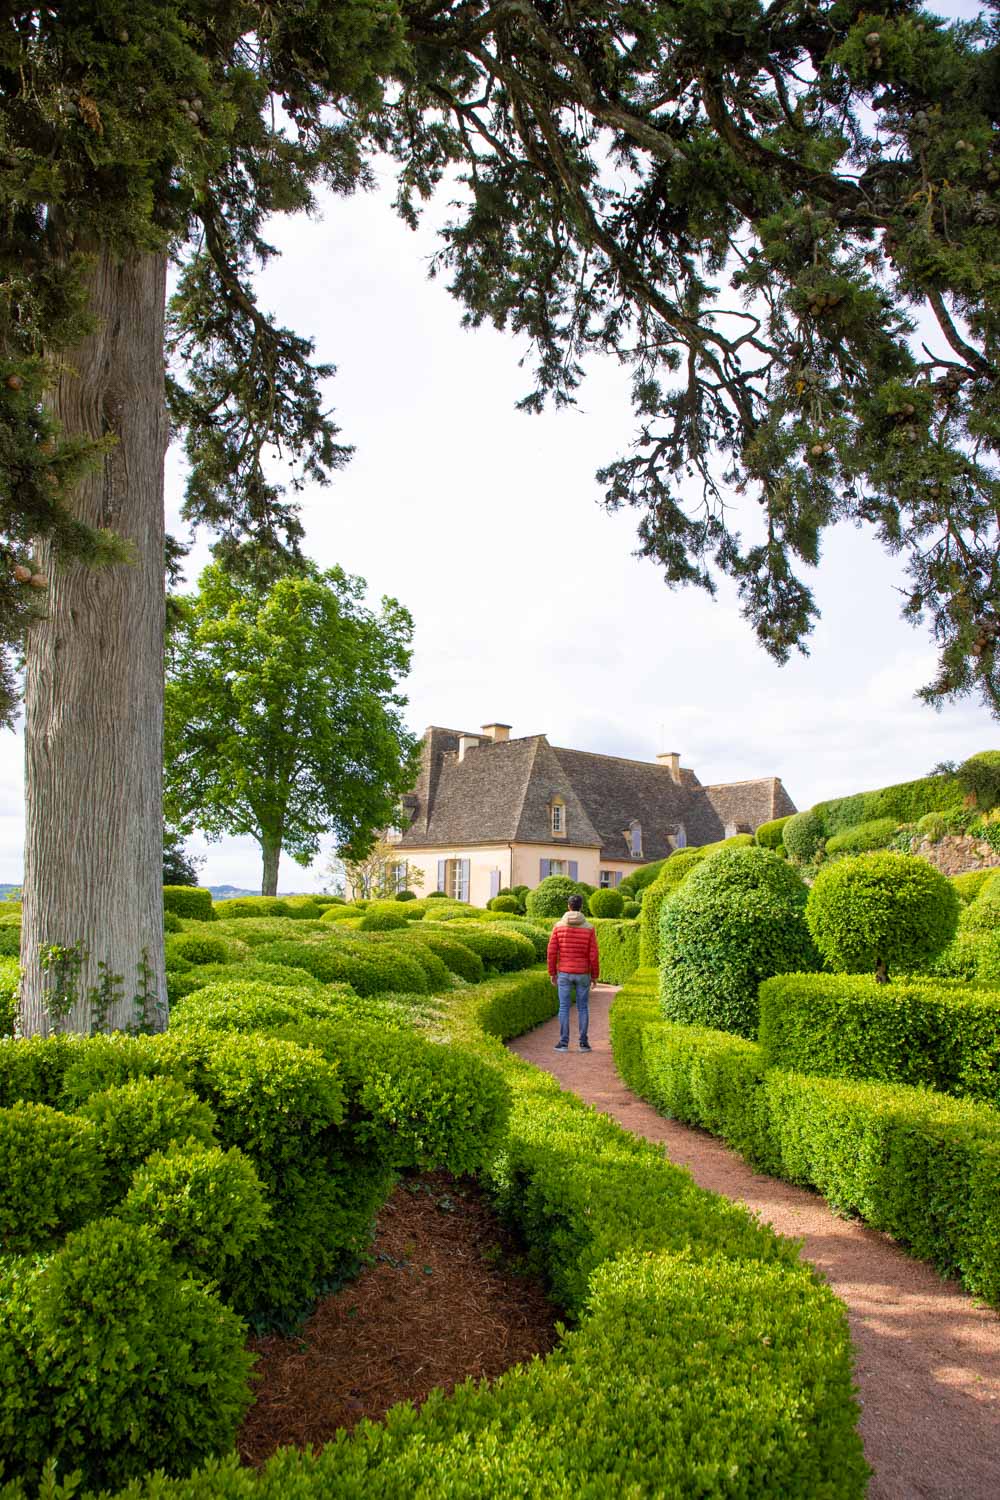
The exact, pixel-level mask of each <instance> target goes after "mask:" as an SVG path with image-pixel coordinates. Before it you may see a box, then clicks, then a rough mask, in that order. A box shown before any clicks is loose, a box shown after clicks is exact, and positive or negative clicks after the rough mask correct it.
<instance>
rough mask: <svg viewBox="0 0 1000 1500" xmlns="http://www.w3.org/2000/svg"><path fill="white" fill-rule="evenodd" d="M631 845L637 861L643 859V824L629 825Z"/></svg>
mask: <svg viewBox="0 0 1000 1500" xmlns="http://www.w3.org/2000/svg"><path fill="white" fill-rule="evenodd" d="M629 844H630V846H631V850H632V853H633V855H634V856H635V857H636V858H637V859H641V857H642V824H641V823H630V824H629Z"/></svg>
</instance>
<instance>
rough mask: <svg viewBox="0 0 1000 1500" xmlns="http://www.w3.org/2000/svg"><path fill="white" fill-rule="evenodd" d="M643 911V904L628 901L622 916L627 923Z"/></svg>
mask: <svg viewBox="0 0 1000 1500" xmlns="http://www.w3.org/2000/svg"><path fill="white" fill-rule="evenodd" d="M641 911H642V903H641V902H639V901H626V902H625V905H624V907H623V908H622V916H623V917H624V918H625V920H626V921H627V922H630V921H632V920H633V919H634V918H635V917H637V916H638V915H639V913H640V912H641Z"/></svg>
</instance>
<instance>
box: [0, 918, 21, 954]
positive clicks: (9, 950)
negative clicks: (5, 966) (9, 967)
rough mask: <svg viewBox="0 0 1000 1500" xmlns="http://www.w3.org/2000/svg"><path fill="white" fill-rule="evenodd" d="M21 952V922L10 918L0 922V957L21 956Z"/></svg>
mask: <svg viewBox="0 0 1000 1500" xmlns="http://www.w3.org/2000/svg"><path fill="white" fill-rule="evenodd" d="M20 953H21V924H20V922H17V921H12V920H11V919H10V918H8V919H7V920H6V921H5V922H0V958H19V957H20Z"/></svg>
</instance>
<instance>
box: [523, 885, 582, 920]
mask: <svg viewBox="0 0 1000 1500" xmlns="http://www.w3.org/2000/svg"><path fill="white" fill-rule="evenodd" d="M582 894H583V893H582V892H581V890H580V887H579V885H578V884H577V882H576V881H575V880H570V878H569V876H568V875H546V877H545V879H544V880H542V881H540V882H539V884H538V885H536V886H535V889H534V890H533V891H529V892H528V898H527V903H526V904H527V908H528V916H529V917H561V916H562V914H563V912H564V911H565V910H566V906H567V903H568V901H569V898H570V896H574V895H582ZM586 904H587V903H586V899H585V900H584V906H585V907H586Z"/></svg>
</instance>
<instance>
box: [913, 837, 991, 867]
mask: <svg viewBox="0 0 1000 1500" xmlns="http://www.w3.org/2000/svg"><path fill="white" fill-rule="evenodd" d="M913 853H914V854H919V855H920V858H921V859H926V860H927V861H928V862H929V863H930V864H932V865H933V866H934V867H935V869H938V870H940V871H941V873H942V875H964V874H965V872H966V871H967V870H992V869H995V868H996V867H997V866H1000V854H998V853H997V852H996V850H995V849H991V848H990V846H989V844H987V842H986V840H985V839H976V838H971V837H970V836H969V835H968V834H966V833H949V834H946V835H945V837H944V838H943V839H939V841H938V842H937V843H936V844H932V843H931V842H930V840H929V839H922V840H921V841H920V843H919V844H914V846H913Z"/></svg>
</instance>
